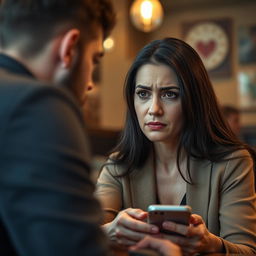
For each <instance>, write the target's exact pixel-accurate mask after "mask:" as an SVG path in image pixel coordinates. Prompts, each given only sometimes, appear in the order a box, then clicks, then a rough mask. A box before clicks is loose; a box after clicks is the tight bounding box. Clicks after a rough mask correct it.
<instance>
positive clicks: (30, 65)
mask: <svg viewBox="0 0 256 256" xmlns="http://www.w3.org/2000/svg"><path fill="white" fill-rule="evenodd" d="M114 20H115V16H114V13H113V9H112V5H111V4H110V3H109V0H49V1H46V0H4V1H3V2H2V4H1V8H0V50H1V55H0V143H1V154H0V156H1V159H0V255H5V256H8V255H24V256H41V255H42V256H46V255H47V256H51V255H54V256H56V255H60V256H64V255H69V256H70V255H105V254H106V251H107V245H106V240H105V238H104V236H103V234H102V232H101V229H100V228H99V226H98V225H99V223H100V219H101V210H100V206H99V204H98V202H97V201H96V200H95V199H94V197H93V191H94V185H93V184H92V183H91V181H90V179H89V167H88V161H87V159H88V157H89V156H88V150H87V141H86V137H85V133H84V124H83V118H82V115H81V113H80V109H79V104H82V103H83V101H84V92H85V91H86V90H89V89H91V87H92V81H91V77H92V72H93V69H94V66H95V65H96V64H97V63H98V62H99V60H100V58H101V56H102V54H103V50H102V41H103V39H104V38H105V37H106V36H107V34H108V33H109V32H110V30H111V29H112V27H113V25H114Z"/></svg>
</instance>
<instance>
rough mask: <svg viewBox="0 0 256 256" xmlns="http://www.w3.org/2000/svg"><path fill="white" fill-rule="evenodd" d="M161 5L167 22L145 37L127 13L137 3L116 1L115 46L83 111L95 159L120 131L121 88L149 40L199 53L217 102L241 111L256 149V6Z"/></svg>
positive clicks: (204, 0)
mask: <svg viewBox="0 0 256 256" xmlns="http://www.w3.org/2000/svg"><path fill="white" fill-rule="evenodd" d="M160 2H161V4H162V7H163V11H164V17H163V22H162V24H161V25H160V26H159V27H158V28H157V29H155V30H154V31H151V32H147V33H146V32H142V31H139V30H138V29H136V28H135V27H134V25H133V24H132V22H131V19H130V14H129V11H130V7H131V4H132V3H133V1H132V0H113V3H114V5H115V8H116V10H117V25H116V27H115V29H114V31H113V33H112V35H111V40H113V41H108V46H110V49H109V50H108V51H106V54H105V57H104V58H103V60H102V64H101V65H100V67H99V69H98V70H97V74H96V76H95V80H96V88H95V90H94V91H92V92H91V93H90V95H89V98H88V103H87V105H86V106H85V116H86V119H87V123H88V125H89V131H90V140H91V142H92V151H93V154H94V155H97V156H106V155H107V154H108V151H109V150H110V149H111V148H112V146H113V145H114V144H115V143H116V139H117V137H118V135H119V132H120V131H121V130H122V127H123V123H124V119H125V103H124V98H123V84H124V80H125V75H126V73H127V71H128V69H129V67H130V65H131V63H132V61H133V59H134V57H135V56H136V54H137V52H138V51H139V49H141V48H142V47H143V46H144V45H145V44H146V43H148V42H150V41H151V40H154V39H161V38H164V37H177V38H180V39H183V40H185V41H187V42H188V43H191V44H194V47H195V46H196V47H197V51H200V55H201V56H202V57H203V58H204V61H205V63H206V65H207V67H208V72H209V74H210V77H211V81H212V83H213V86H214V90H215V92H216V94H217V97H218V100H219V102H220V103H221V104H223V105H224V104H228V105H232V106H235V107H237V108H238V109H239V110H240V111H241V123H242V128H243V130H242V131H243V132H244V133H245V134H246V135H247V136H249V139H250V141H251V143H252V144H253V145H254V146H255V145H256V1H255V0H160ZM211 29H212V30H211ZM208 30H209V31H210V32H209V31H208ZM207 33H208V34H207ZM209 34H210V35H209ZM205 38H208V39H205ZM111 46H112V48H111ZM215 57H216V58H215Z"/></svg>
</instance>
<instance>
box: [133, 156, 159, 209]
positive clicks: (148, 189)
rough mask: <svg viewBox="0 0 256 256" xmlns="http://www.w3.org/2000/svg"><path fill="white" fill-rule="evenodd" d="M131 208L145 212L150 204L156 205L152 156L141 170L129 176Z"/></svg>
mask: <svg viewBox="0 0 256 256" xmlns="http://www.w3.org/2000/svg"><path fill="white" fill-rule="evenodd" d="M130 187H131V197H132V200H131V201H132V207H135V208H141V209H143V210H147V208H148V206H149V205H150V204H156V185H155V173H154V168H153V154H151V155H150V157H149V158H148V159H147V161H146V163H145V165H144V166H143V168H141V169H138V170H135V171H134V172H133V173H132V174H131V175H130Z"/></svg>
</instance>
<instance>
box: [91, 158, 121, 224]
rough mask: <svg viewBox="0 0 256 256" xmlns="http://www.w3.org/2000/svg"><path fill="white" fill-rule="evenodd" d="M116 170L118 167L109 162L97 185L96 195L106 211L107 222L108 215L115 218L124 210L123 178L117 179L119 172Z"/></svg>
mask: <svg viewBox="0 0 256 256" xmlns="http://www.w3.org/2000/svg"><path fill="white" fill-rule="evenodd" d="M115 169H118V167H117V166H116V165H114V164H112V163H111V161H108V162H107V164H106V165H105V166H104V167H103V169H102V171H101V173H100V175H99V178H98V180H97V184H96V192H95V195H96V197H97V198H98V199H99V201H100V202H101V206H102V208H103V209H104V211H105V220H106V219H108V217H107V215H112V218H113V217H114V216H115V215H117V214H118V212H119V211H120V210H121V209H122V198H123V185H122V182H121V179H122V178H118V177H116V175H117V173H118V172H117V171H116V170H115ZM104 223H106V221H104Z"/></svg>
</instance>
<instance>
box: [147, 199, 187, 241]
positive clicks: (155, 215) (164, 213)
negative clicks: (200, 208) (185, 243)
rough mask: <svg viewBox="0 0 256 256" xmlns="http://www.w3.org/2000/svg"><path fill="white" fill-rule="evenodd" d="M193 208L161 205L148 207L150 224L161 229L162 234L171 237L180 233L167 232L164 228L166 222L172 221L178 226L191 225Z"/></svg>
mask: <svg viewBox="0 0 256 256" xmlns="http://www.w3.org/2000/svg"><path fill="white" fill-rule="evenodd" d="M190 215H191V207H190V206H188V205H160V204H154V205H150V206H149V207H148V223H150V224H154V225H156V226H158V227H159V230H160V232H162V233H166V234H170V235H180V236H182V235H181V234H178V233H175V232H172V231H169V230H165V229H163V227H162V223H163V222H164V221H172V222H176V223H178V224H183V225H189V219H190Z"/></svg>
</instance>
